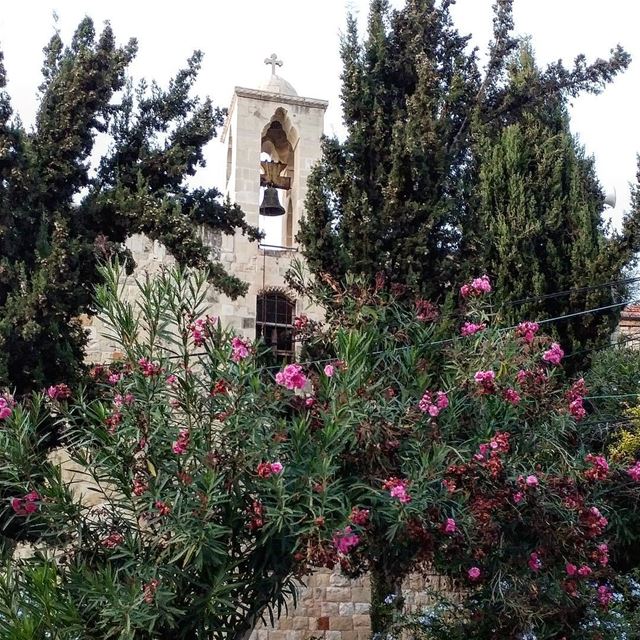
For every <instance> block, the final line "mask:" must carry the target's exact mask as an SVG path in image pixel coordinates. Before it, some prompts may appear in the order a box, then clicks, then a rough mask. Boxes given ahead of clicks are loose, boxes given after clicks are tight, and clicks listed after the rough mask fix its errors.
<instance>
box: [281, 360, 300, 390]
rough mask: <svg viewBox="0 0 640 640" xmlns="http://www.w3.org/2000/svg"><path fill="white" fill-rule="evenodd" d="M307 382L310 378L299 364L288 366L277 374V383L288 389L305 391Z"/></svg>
mask: <svg viewBox="0 0 640 640" xmlns="http://www.w3.org/2000/svg"><path fill="white" fill-rule="evenodd" d="M307 381H308V378H307V376H305V375H304V372H303V371H302V367H301V366H300V365H299V364H288V365H287V366H286V367H285V368H284V369H283V370H282V371H279V372H278V373H276V383H277V384H279V385H281V386H283V387H286V388H287V389H291V390H293V389H303V388H304V387H305V385H306V384H307Z"/></svg>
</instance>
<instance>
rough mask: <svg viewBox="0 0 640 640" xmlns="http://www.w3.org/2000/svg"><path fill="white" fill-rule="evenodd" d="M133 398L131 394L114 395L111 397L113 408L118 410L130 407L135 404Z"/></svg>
mask: <svg viewBox="0 0 640 640" xmlns="http://www.w3.org/2000/svg"><path fill="white" fill-rule="evenodd" d="M135 400H136V399H135V396H134V395H133V393H125V394H124V395H122V394H120V393H116V395H115V396H114V397H113V406H114V407H117V408H118V409H120V408H121V407H124V406H127V407H128V406H131V405H132V404H133V403H134V402H135Z"/></svg>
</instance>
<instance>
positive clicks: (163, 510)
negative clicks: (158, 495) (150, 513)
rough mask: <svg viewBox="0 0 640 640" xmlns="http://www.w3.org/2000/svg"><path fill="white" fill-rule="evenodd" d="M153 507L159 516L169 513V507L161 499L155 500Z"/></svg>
mask: <svg viewBox="0 0 640 640" xmlns="http://www.w3.org/2000/svg"><path fill="white" fill-rule="evenodd" d="M155 507H156V509H157V510H158V513H159V514H160V515H161V516H168V515H169V514H170V513H171V507H170V506H169V505H168V504H167V503H166V502H164V501H162V500H156V502H155Z"/></svg>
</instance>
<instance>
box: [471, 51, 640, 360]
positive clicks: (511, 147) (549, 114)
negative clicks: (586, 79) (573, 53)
mask: <svg viewBox="0 0 640 640" xmlns="http://www.w3.org/2000/svg"><path fill="white" fill-rule="evenodd" d="M539 76H540V72H539V70H538V69H537V68H536V66H535V62H534V58H533V52H532V50H531V47H530V46H529V45H528V44H524V45H523V46H522V48H521V50H520V52H519V54H518V55H517V56H516V57H515V58H514V60H513V62H512V63H511V67H510V84H511V86H512V87H513V90H514V92H515V93H517V92H518V91H520V90H521V88H522V87H526V86H528V85H530V84H531V83H536V82H537V81H539ZM475 149H476V154H475V158H476V162H477V166H478V168H479V170H478V176H477V182H476V196H477V201H476V209H475V211H474V214H475V215H474V216H472V217H471V220H472V223H473V224H475V225H477V226H476V228H475V229H472V228H471V227H472V225H468V226H467V229H466V233H465V245H464V250H463V255H464V257H465V259H466V262H467V264H468V267H467V269H468V273H469V274H470V275H471V274H473V273H476V272H477V271H478V268H479V267H480V268H481V269H483V270H486V271H487V272H488V273H490V274H491V275H492V277H493V279H494V283H495V285H496V288H497V290H498V291H500V292H504V293H503V294H502V302H503V303H506V304H505V305H504V306H503V307H502V309H501V315H502V316H503V319H504V321H505V323H506V324H510V323H513V322H517V321H518V320H519V319H522V318H523V317H527V318H536V319H538V318H540V319H542V318H550V317H557V316H561V315H565V314H569V313H571V312H572V311H577V310H582V309H589V308H599V307H605V306H608V305H611V304H612V303H616V302H618V301H619V300H621V299H623V297H624V296H625V295H626V293H627V287H625V286H623V285H616V286H613V287H600V288H594V289H591V290H588V291H584V292H581V293H575V294H572V295H562V296H554V295H553V294H554V292H560V291H566V290H569V289H580V288H585V287H589V286H590V285H593V284H594V283H603V282H609V281H614V280H619V279H621V277H622V276H623V275H624V269H625V267H626V265H628V264H630V263H631V262H632V261H633V258H634V252H635V250H636V249H637V247H638V239H639V236H638V235H637V233H635V232H634V231H633V229H632V227H633V225H634V224H635V223H633V222H632V220H633V216H631V217H630V218H629V219H628V220H627V221H626V222H625V230H624V232H623V233H622V234H615V233H611V232H610V230H609V229H607V228H606V226H605V224H604V222H603V218H602V213H603V207H604V204H603V202H604V194H603V192H602V190H601V188H600V185H599V183H598V180H597V177H596V175H595V169H594V163H593V159H592V158H589V157H587V156H586V155H585V152H584V149H583V148H582V147H581V146H580V145H579V144H578V141H577V140H576V139H575V137H574V136H573V135H572V134H571V131H570V128H569V118H568V114H567V110H566V106H565V101H564V100H563V99H562V97H560V96H557V97H554V98H552V97H550V98H548V99H547V100H546V101H545V102H544V103H542V104H533V105H532V106H531V107H528V108H525V109H523V110H522V111H521V113H520V114H519V116H518V118H517V120H514V121H512V122H509V121H505V122H504V123H503V126H501V127H496V126H492V127H486V128H485V131H484V132H483V135H478V136H477V139H476V145H475ZM536 297H537V299H535V298H536ZM531 298H534V299H531ZM522 299H525V300H528V302H526V303H522V304H520V303H518V304H515V305H512V304H510V303H511V302H514V301H518V300H522ZM615 321H616V315H615V314H611V313H608V314H602V315H589V316H587V317H577V318H575V319H571V320H568V321H565V322H563V323H561V324H558V325H557V326H556V328H555V329H556V333H557V334H558V335H559V336H560V339H561V341H562V343H563V345H564V346H565V347H569V348H570V347H577V346H578V345H581V346H582V347H588V346H590V345H591V344H592V343H597V342H599V341H602V340H606V339H607V338H608V336H609V335H610V333H611V330H612V329H613V326H614V325H615Z"/></svg>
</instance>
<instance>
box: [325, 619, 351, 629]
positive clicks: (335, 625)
mask: <svg viewBox="0 0 640 640" xmlns="http://www.w3.org/2000/svg"><path fill="white" fill-rule="evenodd" d="M353 624H354V623H353V620H352V619H351V618H350V617H342V616H337V617H335V618H334V617H331V618H329V629H331V630H334V629H335V630H336V631H351V630H353Z"/></svg>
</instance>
